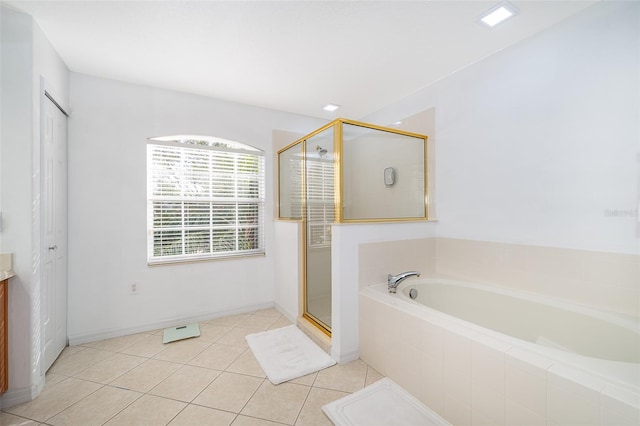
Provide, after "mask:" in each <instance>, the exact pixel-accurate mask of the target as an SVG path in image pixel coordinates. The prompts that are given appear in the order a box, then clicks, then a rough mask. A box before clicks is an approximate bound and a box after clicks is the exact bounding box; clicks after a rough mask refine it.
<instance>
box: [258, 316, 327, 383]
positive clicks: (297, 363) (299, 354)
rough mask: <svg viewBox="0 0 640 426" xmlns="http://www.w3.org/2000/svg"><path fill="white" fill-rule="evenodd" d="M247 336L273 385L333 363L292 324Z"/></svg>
mask: <svg viewBox="0 0 640 426" xmlns="http://www.w3.org/2000/svg"><path fill="white" fill-rule="evenodd" d="M246 339H247V343H248V344H249V347H250V348H251V350H252V351H253V355H254V356H255V357H256V359H257V360H258V364H260V367H262V369H263V370H264V372H265V374H266V375H267V377H268V378H269V381H271V383H273V384H274V385H277V384H278V383H282V382H286V381H287V380H292V379H295V378H298V377H302V376H305V375H307V374H311V373H314V372H316V371H318V370H322V369H323V368H327V367H331V366H332V365H334V364H335V363H336V362H335V361H334V360H333V359H332V358H331V357H330V356H329V355H328V354H327V353H326V352H325V351H323V350H322V349H320V347H319V346H318V345H316V344H315V343H314V342H313V340H311V339H310V338H309V337H307V335H305V334H304V333H303V332H302V331H301V330H300V329H298V327H296V326H295V325H289V326H287V327H283V328H278V329H275V330H269V331H264V332H262V333H255V334H249V335H248V336H247V337H246Z"/></svg>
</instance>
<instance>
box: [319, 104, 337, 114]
mask: <svg viewBox="0 0 640 426" xmlns="http://www.w3.org/2000/svg"><path fill="white" fill-rule="evenodd" d="M338 108H340V105H335V104H328V105H327V106H325V107H324V108H322V109H323V110H325V111H330V112H331V111H335V110H337V109H338Z"/></svg>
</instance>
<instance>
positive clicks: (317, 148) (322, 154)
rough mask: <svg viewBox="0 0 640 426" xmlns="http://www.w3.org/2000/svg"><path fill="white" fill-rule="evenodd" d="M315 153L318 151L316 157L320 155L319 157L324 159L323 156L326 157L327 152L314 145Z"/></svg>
mask: <svg viewBox="0 0 640 426" xmlns="http://www.w3.org/2000/svg"><path fill="white" fill-rule="evenodd" d="M316 151H318V155H320V157H324V156H325V155H327V150H326V149H324V148H323V147H321V146H320V145H316Z"/></svg>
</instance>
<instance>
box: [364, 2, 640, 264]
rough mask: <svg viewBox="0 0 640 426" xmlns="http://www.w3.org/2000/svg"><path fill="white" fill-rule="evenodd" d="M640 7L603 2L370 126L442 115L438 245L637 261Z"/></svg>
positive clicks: (388, 110) (393, 108)
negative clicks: (461, 243) (445, 241)
mask: <svg viewBox="0 0 640 426" xmlns="http://www.w3.org/2000/svg"><path fill="white" fill-rule="evenodd" d="M639 8H640V5H639V4H638V3H637V2H602V3H600V4H596V5H594V6H592V7H589V8H587V9H585V10H584V11H583V12H581V13H580V14H578V15H576V16H574V17H571V18H569V19H567V20H565V21H563V22H560V23H559V24H557V25H555V26H553V27H551V28H549V29H548V30H546V31H544V32H542V33H539V34H537V35H535V36H532V37H531V38H529V39H527V40H524V41H522V42H520V43H518V44H516V45H514V46H512V47H510V48H508V49H505V50H504V51H502V52H499V53H498V54H495V55H493V56H491V57H488V58H486V59H484V60H482V61H480V62H478V63H476V64H473V65H471V66H469V67H467V68H466V69H463V70H461V71H459V72H457V73H455V74H453V75H451V76H449V77H447V78H445V79H443V80H441V81H439V82H437V83H435V84H433V85H431V86H429V87H426V88H425V89H423V90H421V91H419V92H417V93H415V94H414V95H411V96H410V97H408V98H406V99H404V100H402V101H400V102H398V103H396V104H393V105H389V106H387V107H385V108H384V109H383V110H381V111H379V112H377V113H375V114H372V115H370V116H367V117H364V118H363V119H362V120H363V121H367V122H372V123H390V122H393V121H395V120H399V119H402V118H403V117H406V116H408V115H411V114H414V113H415V112H417V111H422V110H424V109H426V108H431V107H433V108H435V110H436V129H437V132H438V150H437V154H436V155H437V159H436V162H437V164H438V169H437V175H436V185H437V187H438V193H437V204H438V220H439V223H438V228H437V234H438V237H453V238H465V239H473V240H488V241H500V242H509V243H520V244H531V245H544V246H554V247H565V248H577V249H585V250H597V251H610V252H620V253H638V236H639V235H640V231H639V230H638V228H639V226H640V225H639V223H638V221H637V218H636V217H634V213H636V212H637V209H638V194H639V192H638V191H639V190H638V165H639V163H638V161H639V160H638V151H639V146H638V144H639V140H640V128H639V126H638V119H639V117H640V107H639V93H640V86H639V79H638V74H639V63H640V60H639V54H640V34H639V22H640V19H639ZM515 19H517V18H515ZM515 19H514V22H513V24H514V25H516V21H515ZM493 31H494V32H495V34H496V36H498V35H499V33H500V28H499V27H498V28H496V29H495V30H493ZM609 210H611V211H613V210H619V211H622V212H623V213H621V214H622V215H623V216H607V211H609Z"/></svg>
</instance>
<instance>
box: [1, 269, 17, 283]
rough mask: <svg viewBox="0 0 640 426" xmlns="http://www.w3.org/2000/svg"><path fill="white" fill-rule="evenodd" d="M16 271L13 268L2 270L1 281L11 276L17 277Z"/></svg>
mask: <svg viewBox="0 0 640 426" xmlns="http://www.w3.org/2000/svg"><path fill="white" fill-rule="evenodd" d="M15 276H16V273H15V272H13V271H12V270H8V271H0V281H4V280H8V279H9V278H11V277H15Z"/></svg>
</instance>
